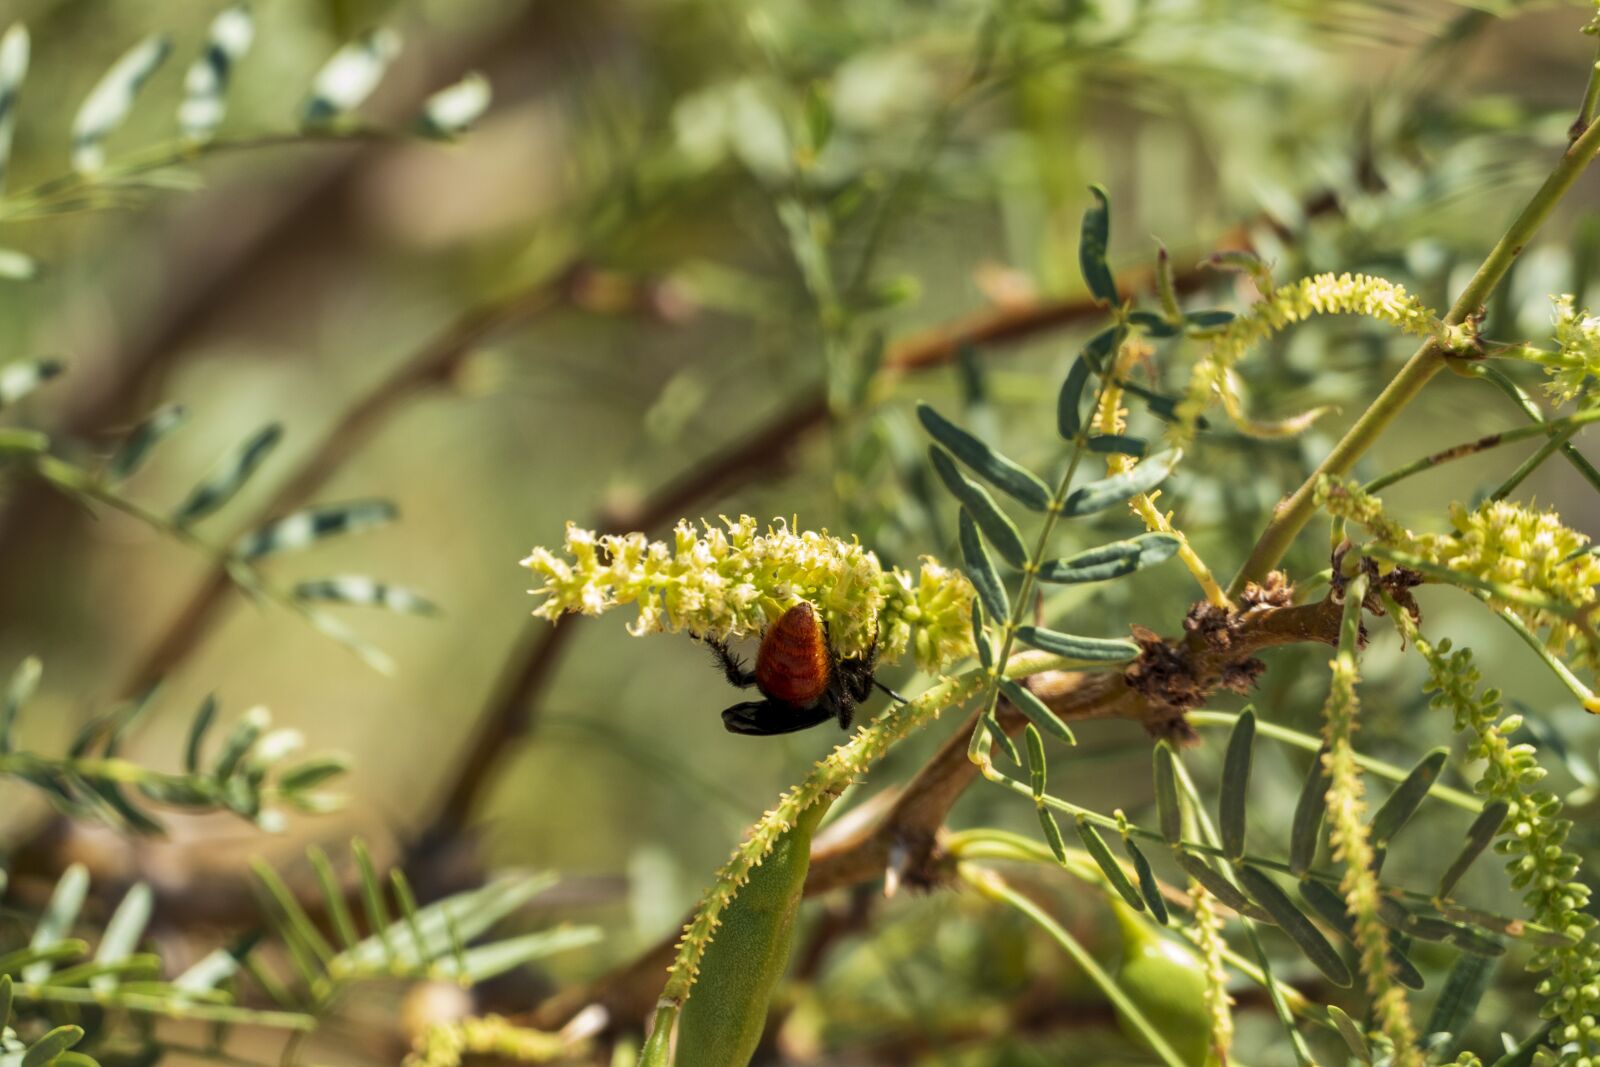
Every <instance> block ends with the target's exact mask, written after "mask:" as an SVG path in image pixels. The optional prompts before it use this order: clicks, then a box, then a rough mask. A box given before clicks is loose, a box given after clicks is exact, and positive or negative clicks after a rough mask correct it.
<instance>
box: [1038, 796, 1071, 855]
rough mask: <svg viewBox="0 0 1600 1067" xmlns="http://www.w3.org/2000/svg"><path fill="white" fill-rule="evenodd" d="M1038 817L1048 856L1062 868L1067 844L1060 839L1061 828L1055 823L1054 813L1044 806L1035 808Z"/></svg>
mask: <svg viewBox="0 0 1600 1067" xmlns="http://www.w3.org/2000/svg"><path fill="white" fill-rule="evenodd" d="M1037 811H1038V815H1039V829H1040V830H1041V831H1043V833H1044V839H1045V843H1046V844H1048V845H1049V846H1050V854H1051V855H1052V856H1054V857H1055V858H1056V862H1057V863H1059V864H1061V865H1062V866H1063V867H1064V866H1066V863H1067V843H1066V842H1065V841H1064V840H1062V838H1061V826H1060V824H1059V823H1057V822H1056V816H1055V813H1054V812H1052V811H1051V810H1050V809H1049V808H1047V807H1045V806H1044V805H1042V804H1041V805H1039V806H1038V808H1037Z"/></svg>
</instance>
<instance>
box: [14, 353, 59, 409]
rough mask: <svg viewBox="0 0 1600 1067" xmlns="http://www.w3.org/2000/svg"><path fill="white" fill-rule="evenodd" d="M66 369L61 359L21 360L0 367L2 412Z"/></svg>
mask: <svg viewBox="0 0 1600 1067" xmlns="http://www.w3.org/2000/svg"><path fill="white" fill-rule="evenodd" d="M65 369H66V364H65V363H63V362H61V361H60V360H59V359H19V360H17V361H16V362H14V363H7V364H5V365H4V366H0V410H3V409H5V408H8V407H10V406H11V405H12V404H15V403H16V402H17V401H19V400H21V399H22V398H23V397H25V396H27V395H28V394H29V393H31V392H33V391H34V390H35V389H37V388H39V386H41V385H43V384H44V383H45V382H48V381H49V380H50V379H51V378H54V377H55V376H56V375H58V374H60V373H61V372H62V371H63V370H65Z"/></svg>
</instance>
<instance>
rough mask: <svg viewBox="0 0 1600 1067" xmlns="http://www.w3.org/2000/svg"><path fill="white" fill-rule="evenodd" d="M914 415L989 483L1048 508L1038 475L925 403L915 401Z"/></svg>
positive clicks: (1046, 492) (1037, 506) (1045, 489)
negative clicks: (915, 410) (915, 413)
mask: <svg viewBox="0 0 1600 1067" xmlns="http://www.w3.org/2000/svg"><path fill="white" fill-rule="evenodd" d="M917 418H918V419H920V420H921V422H922V426H923V428H924V429H926V430H927V431H928V433H929V434H931V435H932V436H933V439H934V440H936V441H938V442H939V443H940V444H941V445H944V446H945V447H946V448H948V449H949V450H950V451H951V452H952V453H954V454H955V457H956V458H957V459H959V460H960V461H961V462H963V463H965V464H966V465H967V466H969V467H971V468H972V469H973V470H974V471H976V472H977V474H978V476H979V477H981V478H983V479H984V480H985V481H987V482H988V483H989V484H990V485H993V486H994V487H995V488H997V489H999V490H1000V491H1001V492H1002V493H1005V494H1006V495H1007V496H1010V497H1011V498H1013V499H1014V500H1017V501H1019V502H1021V503H1022V504H1023V505H1024V506H1026V507H1029V508H1032V509H1033V510H1034V511H1044V510H1046V509H1047V508H1049V507H1050V487H1049V486H1048V485H1046V484H1045V483H1044V482H1043V481H1042V480H1041V479H1040V478H1039V476H1038V475H1037V474H1034V473H1033V472H1032V471H1030V470H1028V469H1027V468H1026V467H1024V466H1022V465H1021V464H1020V463H1017V462H1015V461H1013V460H1011V459H1008V458H1006V457H1005V456H1003V455H1001V454H1000V453H999V452H996V451H995V450H994V449H992V448H990V447H989V446H988V445H986V444H984V443H983V442H982V441H980V440H978V439H977V438H976V437H974V436H972V434H970V433H968V432H967V431H966V430H963V429H962V428H961V427H959V426H957V425H956V424H955V423H953V422H951V421H950V420H949V419H946V418H945V417H944V416H943V415H941V414H939V413H938V412H937V411H935V410H934V409H933V407H932V406H930V405H929V404H927V403H923V402H920V401H919V402H918V403H917Z"/></svg>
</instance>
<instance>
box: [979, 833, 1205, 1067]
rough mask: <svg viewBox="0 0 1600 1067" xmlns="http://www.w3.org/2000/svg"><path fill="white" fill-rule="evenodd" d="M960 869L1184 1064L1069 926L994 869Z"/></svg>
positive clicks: (1168, 1057)
mask: <svg viewBox="0 0 1600 1067" xmlns="http://www.w3.org/2000/svg"><path fill="white" fill-rule="evenodd" d="M956 872H957V874H958V875H959V876H960V877H961V880H962V881H964V882H966V883H967V884H968V885H970V886H971V887H972V888H973V889H975V890H977V891H978V893H979V894H981V895H982V896H985V897H987V898H988V899H990V900H994V901H998V902H999V903H1002V904H1008V905H1010V906H1011V907H1013V908H1015V909H1016V910H1017V911H1019V912H1021V913H1022V914H1023V915H1025V916H1027V917H1028V918H1029V919H1032V920H1033V922H1034V923H1035V924H1037V925H1038V927H1039V928H1040V929H1041V930H1043V931H1044V932H1045V933H1046V934H1048V935H1050V939H1051V940H1052V941H1054V942H1055V943H1056V944H1058V945H1060V946H1061V947H1062V949H1064V950H1065V951H1066V953H1067V955H1069V956H1071V957H1072V961H1073V962H1074V963H1076V964H1077V965H1078V967H1079V968H1080V969H1082V971H1083V972H1084V973H1085V974H1086V975H1088V976H1089V979H1090V980H1091V981H1092V982H1094V984H1095V985H1096V986H1098V987H1099V989H1100V992H1101V993H1103V994H1104V995H1105V998H1106V999H1107V1000H1109V1001H1110V1002H1111V1003H1112V1004H1113V1005H1115V1006H1116V1009H1117V1011H1118V1012H1120V1013H1121V1014H1122V1017H1123V1018H1124V1019H1125V1020H1126V1021H1127V1023H1128V1025H1129V1026H1130V1027H1132V1028H1133V1029H1134V1030H1136V1031H1138V1033H1139V1037H1140V1038H1141V1039H1142V1040H1143V1041H1144V1042H1145V1043H1146V1044H1147V1045H1148V1046H1149V1047H1150V1049H1151V1051H1153V1052H1154V1053H1155V1054H1156V1056H1157V1057H1158V1058H1160V1060H1161V1062H1162V1063H1164V1064H1166V1065H1167V1067H1184V1065H1183V1060H1182V1059H1180V1058H1179V1057H1178V1054H1177V1053H1176V1052H1174V1051H1173V1050H1172V1046H1171V1045H1169V1044H1167V1040H1166V1038H1164V1037H1162V1036H1161V1032H1160V1031H1159V1030H1157V1029H1156V1028H1155V1027H1154V1026H1153V1025H1151V1023H1150V1020H1149V1019H1146V1018H1145V1017H1144V1013H1143V1012H1141V1011H1140V1010H1139V1008H1138V1006H1137V1005H1135V1004H1134V1003H1133V1001H1131V1000H1129V999H1128V996H1127V994H1126V993H1124V992H1123V991H1122V987H1121V986H1119V985H1118V984H1117V980H1116V979H1115V978H1112V977H1111V976H1110V975H1109V974H1107V973H1106V972H1105V969H1104V968H1102V967H1101V966H1100V964H1098V963H1096V962H1095V958H1094V957H1093V956H1091V955H1090V954H1089V950H1088V949H1086V948H1084V947H1083V945H1082V944H1081V943H1080V942H1079V941H1078V939H1077V938H1075V937H1073V936H1072V935H1071V934H1070V933H1068V932H1067V930H1066V928H1065V927H1063V926H1062V925H1061V924H1060V923H1058V922H1056V921H1055V919H1054V918H1053V917H1052V916H1051V915H1050V914H1049V913H1048V912H1046V911H1045V910H1044V909H1042V908H1040V907H1039V906H1038V905H1037V904H1035V903H1034V902H1033V901H1031V900H1029V899H1028V898H1027V897H1025V896H1023V895H1022V894H1021V893H1018V892H1017V891H1016V890H1014V889H1012V888H1011V887H1010V886H1009V885H1007V884H1006V883H1005V881H1004V880H1003V879H1001V877H1000V876H999V875H997V874H995V873H994V872H993V871H991V870H988V869H986V868H983V867H978V866H975V865H974V864H971V863H963V864H960V865H959V866H958V867H957V868H956Z"/></svg>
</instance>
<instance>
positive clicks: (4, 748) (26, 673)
mask: <svg viewBox="0 0 1600 1067" xmlns="http://www.w3.org/2000/svg"><path fill="white" fill-rule="evenodd" d="M43 673H44V664H42V663H40V662H39V657H37V656H29V657H28V658H27V659H25V660H23V661H22V662H21V663H19V664H17V669H16V670H14V671H12V672H11V681H10V682H9V683H7V685H6V692H5V696H3V697H0V753H3V752H10V751H11V728H12V726H13V725H14V724H15V723H16V721H17V713H18V712H19V711H21V710H22V706H23V705H24V704H26V703H27V702H28V701H29V700H32V699H33V694H34V693H35V692H36V691H37V690H38V688H39V677H40V675H42V674H43Z"/></svg>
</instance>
